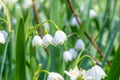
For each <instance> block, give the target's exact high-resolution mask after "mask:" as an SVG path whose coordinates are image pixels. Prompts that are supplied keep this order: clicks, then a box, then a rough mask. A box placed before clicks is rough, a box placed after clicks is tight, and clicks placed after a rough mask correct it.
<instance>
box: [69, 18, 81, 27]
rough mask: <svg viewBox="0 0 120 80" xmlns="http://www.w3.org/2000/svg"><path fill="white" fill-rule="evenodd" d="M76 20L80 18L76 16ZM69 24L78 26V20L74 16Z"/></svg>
mask: <svg viewBox="0 0 120 80" xmlns="http://www.w3.org/2000/svg"><path fill="white" fill-rule="evenodd" d="M78 20H79V21H80V22H81V19H80V18H79V17H78ZM70 23H71V25H73V26H78V22H77V20H76V18H75V17H73V18H72V19H71V21H70Z"/></svg>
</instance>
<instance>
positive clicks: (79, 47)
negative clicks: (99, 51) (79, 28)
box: [75, 39, 85, 51]
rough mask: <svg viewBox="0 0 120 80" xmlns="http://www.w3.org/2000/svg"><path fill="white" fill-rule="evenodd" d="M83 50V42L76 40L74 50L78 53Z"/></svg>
mask: <svg viewBox="0 0 120 80" xmlns="http://www.w3.org/2000/svg"><path fill="white" fill-rule="evenodd" d="M84 48H85V44H84V42H83V40H82V39H78V40H77V42H76V44H75V49H76V50H78V51H79V50H82V49H84Z"/></svg>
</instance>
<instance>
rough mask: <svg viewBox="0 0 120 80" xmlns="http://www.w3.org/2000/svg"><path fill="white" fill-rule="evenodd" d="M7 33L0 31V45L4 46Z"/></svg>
mask: <svg viewBox="0 0 120 80" xmlns="http://www.w3.org/2000/svg"><path fill="white" fill-rule="evenodd" d="M7 37H8V33H7V32H6V31H4V30H2V31H0V43H2V44H4V43H5V42H6V40H7Z"/></svg>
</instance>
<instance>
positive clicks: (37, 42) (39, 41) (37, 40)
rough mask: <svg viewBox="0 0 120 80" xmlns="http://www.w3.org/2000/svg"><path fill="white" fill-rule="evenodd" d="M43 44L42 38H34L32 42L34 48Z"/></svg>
mask: <svg viewBox="0 0 120 80" xmlns="http://www.w3.org/2000/svg"><path fill="white" fill-rule="evenodd" d="M42 44H43V42H42V39H41V37H40V36H34V38H33V40H32V46H33V47H34V46H41V45H42Z"/></svg>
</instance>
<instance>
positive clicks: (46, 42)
mask: <svg viewBox="0 0 120 80" xmlns="http://www.w3.org/2000/svg"><path fill="white" fill-rule="evenodd" d="M52 39H53V37H52V35H50V34H46V35H44V36H43V39H42V41H43V46H44V47H48V46H49V45H50V44H51V42H52Z"/></svg>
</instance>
